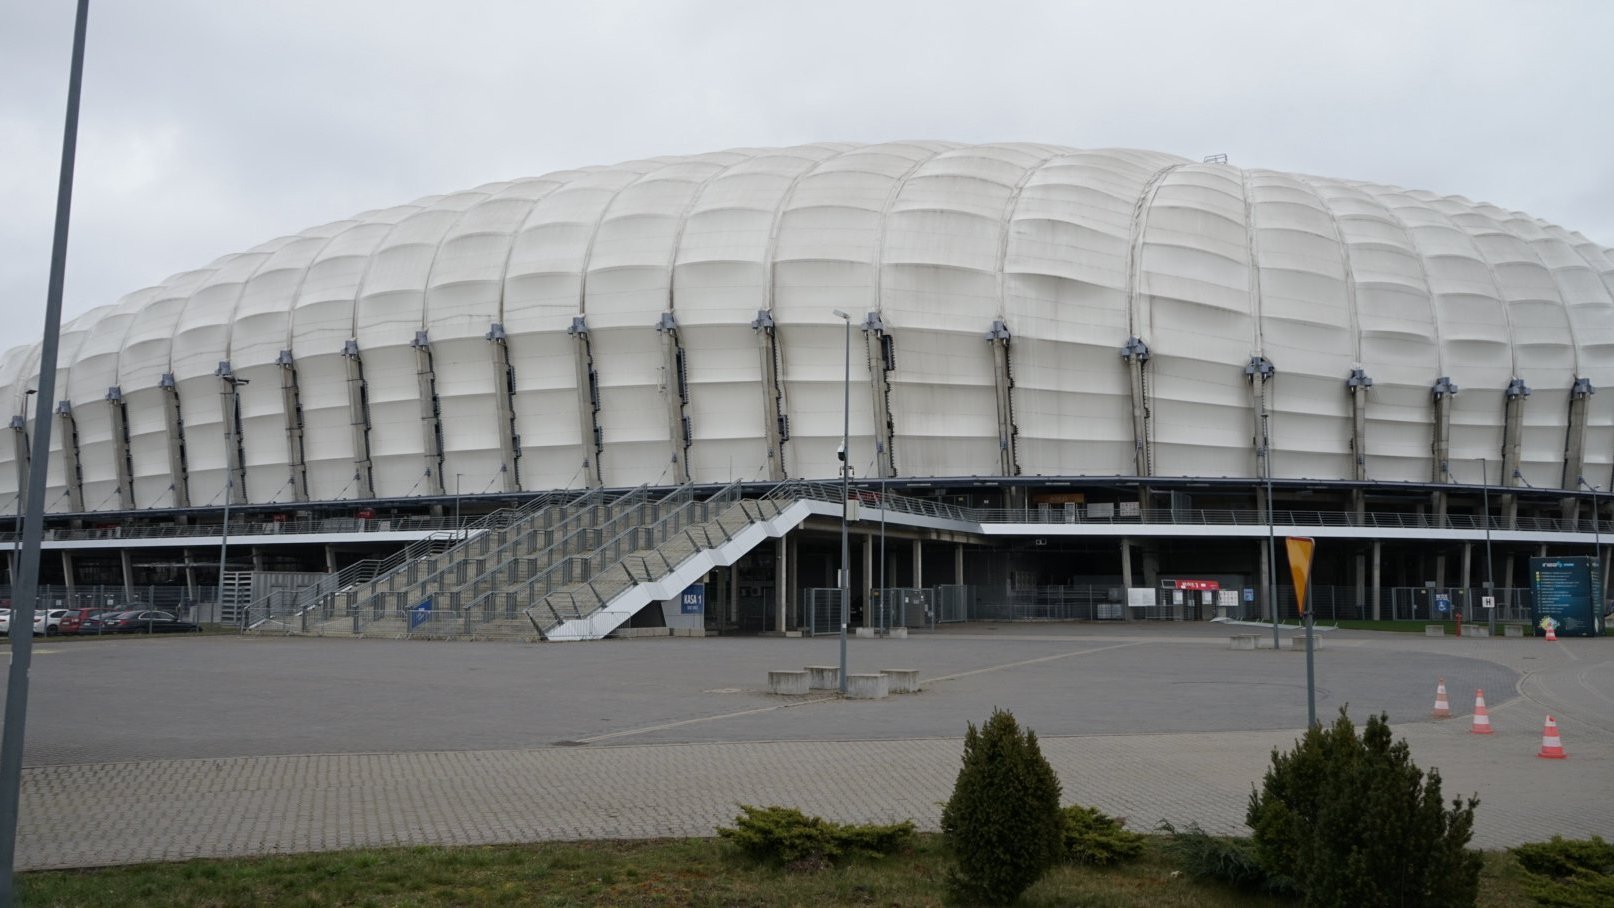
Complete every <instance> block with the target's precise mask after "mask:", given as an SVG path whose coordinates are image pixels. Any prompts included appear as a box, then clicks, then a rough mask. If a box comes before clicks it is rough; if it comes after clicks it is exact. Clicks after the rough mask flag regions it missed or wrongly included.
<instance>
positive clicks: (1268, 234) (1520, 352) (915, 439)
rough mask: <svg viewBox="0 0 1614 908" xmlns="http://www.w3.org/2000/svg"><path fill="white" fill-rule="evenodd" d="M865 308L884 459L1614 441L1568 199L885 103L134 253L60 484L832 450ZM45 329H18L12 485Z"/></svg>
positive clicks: (649, 478) (1369, 475)
mask: <svg viewBox="0 0 1614 908" xmlns="http://www.w3.org/2000/svg"><path fill="white" fill-rule="evenodd" d="M835 310H841V311H842V312H844V313H846V316H847V318H846V320H844V321H843V319H842V318H841V317H840V316H839V315H837V314H836V312H835ZM848 340H850V345H849V348H850V357H849V358H850V381H849V388H850V406H849V411H850V421H851V436H852V441H851V450H850V456H849V458H848V460H849V461H850V463H851V466H852V469H853V470H854V475H856V476H858V477H860V478H868V477H876V476H880V475H885V476H890V477H910V478H930V477H935V478H939V479H951V478H973V477H997V476H1048V477H1082V476H1095V477H1098V476H1102V477H1114V476H1121V477H1141V476H1153V477H1161V478H1183V477H1234V478H1239V477H1242V478H1251V477H1256V476H1259V475H1260V470H1261V465H1260V462H1259V455H1258V451H1259V444H1260V435H1261V431H1262V428H1263V426H1264V427H1265V429H1266V431H1267V432H1268V433H1269V435H1270V438H1271V443H1272V469H1273V473H1274V475H1276V476H1277V477H1278V478H1281V479H1313V480H1361V481H1367V482H1384V483H1395V482H1419V483H1424V482H1435V483H1441V482H1458V483H1472V482H1477V481H1479V479H1480V475H1479V469H1480V467H1479V464H1480V462H1481V460H1482V459H1483V460H1486V461H1488V462H1489V465H1490V466H1489V471H1488V478H1489V479H1490V481H1491V482H1492V483H1493V484H1497V483H1500V484H1503V485H1520V486H1522V485H1525V484H1528V485H1530V486H1534V487H1537V488H1575V487H1576V486H1577V485H1578V484H1579V481H1580V479H1581V478H1582V477H1584V478H1585V479H1586V480H1587V481H1588V482H1590V483H1592V484H1596V485H1599V486H1601V487H1603V488H1608V487H1609V479H1610V468H1611V465H1614V400H1611V399H1610V397H1611V395H1610V394H1608V393H1605V394H1602V395H1598V394H1596V393H1595V392H1596V390H1597V389H1598V388H1602V387H1605V386H1608V385H1611V384H1614V253H1611V252H1610V250H1609V249H1607V248H1605V247H1603V246H1601V245H1600V244H1598V243H1594V242H1592V241H1590V240H1588V239H1586V238H1585V237H1583V236H1581V235H1579V234H1577V233H1573V232H1571V231H1568V230H1565V229H1564V228H1561V227H1558V226H1555V225H1552V224H1547V223H1543V222H1541V221H1539V220H1536V219H1534V218H1531V217H1529V216H1528V215H1524V214H1521V213H1519V212H1514V211H1507V210H1504V209H1501V208H1498V207H1496V206H1494V205H1490V204H1483V203H1474V202H1470V201H1468V200H1467V199H1463V198H1458V197H1441V196H1436V195H1432V194H1430V193H1426V192H1417V191H1408V190H1403V189H1398V188H1395V187H1388V186H1379V185H1372V184H1367V183H1360V182H1355V181H1350V180H1337V179H1327V178H1320V177H1311V176H1301V175H1297V174H1288V173H1278V172H1274V171H1268V170H1245V169H1240V168H1238V167H1234V166H1230V165H1228V164H1223V163H1197V162H1193V161H1189V160H1185V159H1182V158H1178V157H1174V156H1171V155H1167V154H1160V153H1156V152H1146V151H1133V150H1117V149H1100V150H1078V149H1071V148H1060V147H1055V146H1049V145H1034V144H998V145H959V144H954V143H947V142H893V143H888V144H883V145H869V146H855V145H847V144H820V145H806V146H800V147H795V148H780V149H754V148H746V149H733V150H729V151H722V152H715V153H712V154H703V155H692V156H684V157H667V158H656V159H651V160H643V161H632V162H628V163H624V164H619V165H616V166H612V167H589V168H583V169H579V170H572V171H563V172H559V173H553V174H549V175H546V176H541V177H536V178H529V179H520V180H513V181H510V182H501V183H491V184H488V185H486V186H481V187H478V188H476V189H472V190H468V191H464V192H456V193H450V194H446V195H441V196H432V197H428V198H424V199H420V200H418V201H415V202H412V203H409V204H407V205H400V206H397V207H394V208H389V209H385V210H381V211H371V212H365V213H363V214H359V215H356V216H354V217H353V218H351V219H348V220H343V221H337V222H334V223H330V224H325V225H322V226H320V227H316V228H313V229H311V230H308V231H305V232H303V233H301V234H299V235H297V236H292V237H283V238H280V239H277V240H273V241H270V242H267V243H264V244H262V245H260V246H258V247H256V248H254V249H251V250H248V251H246V252H242V253H240V254H237V255H231V256H226V257H224V258H222V259H220V260H218V261H216V262H213V263H212V264H210V265H208V266H206V267H205V268H201V269H198V270H196V271H191V272H186V273H184V274H179V275H176V276H174V277H172V278H169V279H168V280H167V281H165V282H163V283H162V284H161V285H159V286H157V287H152V288H148V289H144V290H139V291H136V292H134V293H132V294H130V295H129V296H127V297H125V298H124V299H123V300H121V301H119V302H117V303H116V304H115V305H108V306H103V307H102V308H99V309H96V310H94V311H92V312H90V313H88V314H86V315H84V316H82V317H80V318H78V319H75V320H74V321H72V322H71V323H70V324H68V325H66V326H64V329H63V334H62V344H61V354H60V356H61V359H60V364H59V373H58V378H57V383H56V388H57V391H58V394H57V397H58V400H56V401H52V402H49V403H48V405H47V407H46V412H48V413H50V414H51V418H52V419H54V420H55V422H54V423H53V427H54V428H53V432H52V439H51V447H50V451H49V452H48V455H47V456H48V458H49V464H50V483H49V489H48V492H47V498H48V500H47V501H46V507H47V509H48V510H50V511H52V512H58V513H61V512H72V511H84V512H97V511H120V510H121V511H127V510H143V509H149V508H167V507H202V506H208V505H217V504H222V503H223V501H224V500H225V496H226V495H229V496H230V497H231V500H232V501H234V502H235V503H255V504H292V503H295V502H299V501H339V500H365V499H375V498H406V497H411V496H435V495H445V494H455V493H458V492H463V493H466V494H473V493H483V492H521V491H542V490H549V489H576V488H583V487H586V486H591V485H593V486H600V485H603V486H609V487H628V486H636V485H640V484H644V483H649V484H655V485H670V484H676V483H680V482H686V481H694V482H703V483H718V482H727V481H730V480H750V481H765V480H769V479H785V478H812V479H824V478H831V477H834V476H836V475H838V473H837V470H838V465H837V463H838V462H837V457H836V449H837V447H838V446H839V444H840V436H841V425H842V420H843V418H844V417H843V413H844V410H843V406H844V405H843V394H845V393H846V391H847V387H848V383H847V379H846V370H847V360H848ZM38 363H39V350H38V345H37V344H36V345H34V346H32V347H21V348H16V349H12V350H10V351H7V352H5V353H4V354H3V355H0V406H3V407H4V408H5V409H6V412H5V414H4V416H5V419H6V420H7V424H8V426H9V428H10V430H11V432H12V435H11V436H10V437H8V438H7V439H6V441H5V443H4V444H0V461H3V462H0V502H10V503H12V504H15V502H16V501H17V497H18V488H19V477H20V475H21V470H20V469H19V468H20V467H21V465H22V464H21V461H22V460H23V458H24V457H25V456H26V454H25V451H26V448H25V445H26V443H27V442H26V440H27V439H28V438H29V437H31V433H32V432H33V431H34V430H35V424H34V420H35V415H34V404H35V403H36V401H35V395H32V394H30V393H29V392H30V389H33V388H36V387H37V383H38V372H39V365H38ZM1510 427H1511V428H1510ZM1507 474H1512V475H1507Z"/></svg>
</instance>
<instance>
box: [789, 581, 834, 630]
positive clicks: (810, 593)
mask: <svg viewBox="0 0 1614 908" xmlns="http://www.w3.org/2000/svg"><path fill="white" fill-rule="evenodd" d="M796 610H797V615H796V626H797V627H799V628H801V629H802V630H803V631H804V632H806V633H808V634H813V635H818V634H839V633H840V632H841V591H840V589H839V588H838V587H812V588H809V589H805V590H802V591H801V599H800V600H799V601H798V602H797V603H796Z"/></svg>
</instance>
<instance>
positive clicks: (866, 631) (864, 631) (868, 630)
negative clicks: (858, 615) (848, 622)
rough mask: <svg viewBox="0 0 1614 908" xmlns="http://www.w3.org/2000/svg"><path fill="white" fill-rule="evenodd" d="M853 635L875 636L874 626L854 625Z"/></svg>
mask: <svg viewBox="0 0 1614 908" xmlns="http://www.w3.org/2000/svg"><path fill="white" fill-rule="evenodd" d="M852 636H854V637H873V636H874V628H872V627H854V628H852Z"/></svg>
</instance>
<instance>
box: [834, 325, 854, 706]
mask: <svg viewBox="0 0 1614 908" xmlns="http://www.w3.org/2000/svg"><path fill="white" fill-rule="evenodd" d="M835 314H836V315H838V316H840V319H841V322H842V323H843V324H844V325H845V327H846V330H845V332H844V333H845V335H846V367H845V372H844V374H843V376H842V379H841V583H840V586H841V670H840V679H841V694H842V695H845V693H846V626H847V625H848V624H851V623H852V557H851V552H852V547H851V542H850V539H849V538H848V530H847V526H846V524H847V514H846V512H847V509H848V508H850V507H851V475H850V471H849V470H848V469H847V467H849V466H850V465H851V463H852V450H851V448H852V316H850V315H848V314H846V313H845V312H842V311H841V310H839V309H836V310H835Z"/></svg>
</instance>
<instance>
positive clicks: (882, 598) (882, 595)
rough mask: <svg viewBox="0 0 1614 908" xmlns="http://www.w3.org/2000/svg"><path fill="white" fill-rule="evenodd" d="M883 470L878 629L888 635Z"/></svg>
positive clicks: (881, 479) (882, 480) (881, 480)
mask: <svg viewBox="0 0 1614 908" xmlns="http://www.w3.org/2000/svg"><path fill="white" fill-rule="evenodd" d="M885 590H886V586H885V468H884V467H881V468H880V629H881V630H882V631H884V632H887V633H889V632H890V630H891V627H890V625H889V624H887V622H886V618H887V617H888V615H889V613H888V612H887V611H886V604H885Z"/></svg>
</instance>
